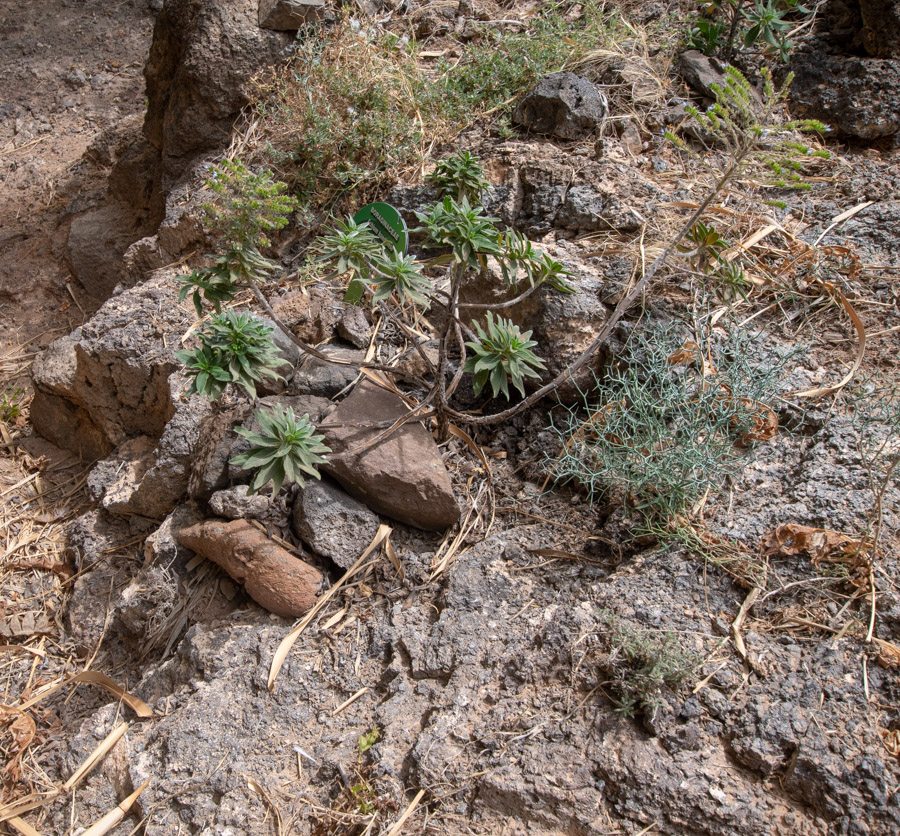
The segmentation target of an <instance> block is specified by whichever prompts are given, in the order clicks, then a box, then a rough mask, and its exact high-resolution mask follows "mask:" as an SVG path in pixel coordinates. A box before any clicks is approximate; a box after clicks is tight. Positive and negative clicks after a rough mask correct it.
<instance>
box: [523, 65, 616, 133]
mask: <svg viewBox="0 0 900 836" xmlns="http://www.w3.org/2000/svg"><path fill="white" fill-rule="evenodd" d="M608 112H609V104H608V102H607V101H606V97H605V96H604V95H603V94H602V93H601V92H600V91H599V90H598V89H597V88H596V87H595V86H594V85H593V84H591V82H589V81H588V80H587V79H586V78H582V77H581V76H578V75H575V73H552V74H551V75H548V76H545V77H544V78H542V79H541V81H540V82H539V83H538V85H537V86H536V87H535V88H534V89H533V90H532V91H531V92H530V93H528V94H527V95H526V96H525V98H524V99H522V101H520V102H519V104H518V106H517V107H516V110H515V112H514V113H513V122H515V123H516V124H517V125H521V126H522V127H523V128H526V129H527V130H529V131H534V132H535V133H539V134H548V135H550V136H557V137H559V138H560V139H580V138H581V137H585V136H589V135H590V134H592V133H593V132H594V131H595V130H596V129H597V128H598V127H599V126H600V124H601V123H602V122H603V120H604V119H605V118H606V115H607V113H608Z"/></svg>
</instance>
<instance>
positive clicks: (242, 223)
mask: <svg viewBox="0 0 900 836" xmlns="http://www.w3.org/2000/svg"><path fill="white" fill-rule="evenodd" d="M206 185H207V187H208V188H209V189H211V190H212V191H213V192H214V193H215V194H216V196H217V199H216V200H214V201H213V202H211V203H207V204H204V206H203V209H204V212H205V213H206V216H207V221H208V224H209V227H210V229H211V231H212V232H213V233H214V234H215V235H217V236H218V237H221V238H224V239H225V240H226V241H228V242H229V244H231V245H232V246H233V247H234V248H235V249H247V248H249V247H252V248H254V249H258V248H260V247H268V246H269V245H270V244H271V241H270V240H269V233H271V232H273V231H275V230H278V229H283V228H284V227H285V226H286V225H287V222H288V218H289V217H290V215H291V213H292V212H293V211H294V210H295V209H296V208H297V199H296V198H294V197H291V196H289V195H287V194H285V192H286V191H287V185H286V184H285V183H281V182H278V181H277V180H275V179H274V177H273V176H272V173H271V172H270V171H267V170H263V171H260V172H254V171H251V170H250V169H249V168H247V166H245V165H244V164H243V163H242V162H241V161H240V160H237V159H235V160H227V159H226V160H223V161H222V162H221V163H219V164H218V165H214V166H212V167H211V168H210V172H209V177H208V178H207V181H206Z"/></svg>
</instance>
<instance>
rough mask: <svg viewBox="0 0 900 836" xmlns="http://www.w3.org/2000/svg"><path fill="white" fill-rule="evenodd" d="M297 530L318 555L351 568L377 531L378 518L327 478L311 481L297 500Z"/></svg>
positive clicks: (295, 519) (294, 522)
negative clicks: (326, 479) (325, 479)
mask: <svg viewBox="0 0 900 836" xmlns="http://www.w3.org/2000/svg"><path fill="white" fill-rule="evenodd" d="M292 521H293V527H294V531H295V532H296V533H297V536H298V537H300V538H302V539H303V542H304V543H306V545H307V546H309V548H310V549H312V550H313V551H314V552H315V553H316V554H320V555H322V556H323V557H328V558H330V559H331V560H333V561H334V562H335V563H336V564H337V565H338V566H340V567H341V568H342V569H349V568H350V567H351V566H352V565H353V564H354V563H355V562H356V559H357V558H358V557H359V556H360V554H362V552H363V551H364V550H365V548H366V546H368V545H369V543H371V542H372V538H373V537H374V536H375V533H376V532H377V531H378V517H376V516H375V514H373V513H372V512H371V511H370V510H369V509H368V508H367V507H366V506H365V505H363V504H362V503H361V502H357V501H356V500H355V499H354V498H353V497H352V496H348V495H347V494H346V493H344V491H342V490H341V489H340V488H338V487H337V486H335V485H332V484H330V483H329V482H327V481H321V482H318V481H315V480H312V479H311V480H309V481H307V483H306V485H305V486H304V487H303V489H302V490H301V491H300V493H299V494H298V496H297V499H296V500H295V502H294V513H293V517H292Z"/></svg>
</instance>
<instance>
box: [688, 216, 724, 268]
mask: <svg viewBox="0 0 900 836" xmlns="http://www.w3.org/2000/svg"><path fill="white" fill-rule="evenodd" d="M684 238H685V241H686V242H687V245H684V246H682V247H681V249H682V250H684V251H685V252H686V254H687V256H688V258H690V259H691V260H692V261H693V262H694V263H695V264H696V265H697V267H698V268H700V269H704V268H707V267H709V266H710V265H711V264H714V263H715V262H716V261H718V259H719V256H720V255H721V254H722V251H723V250H724V249H725V248H726V247H727V246H728V242H727V241H726V240H725V239H724V238H723V237H722V236H721V235H720V234H719V231H718V230H717V229H716V228H715V227H714V226H713V225H712V224H710V225H709V226H707V225H706V224H705V223H703V221H697V223H695V224H694V225H693V226H692V227H691V230H690V232H688V234H687V235H685V236H684Z"/></svg>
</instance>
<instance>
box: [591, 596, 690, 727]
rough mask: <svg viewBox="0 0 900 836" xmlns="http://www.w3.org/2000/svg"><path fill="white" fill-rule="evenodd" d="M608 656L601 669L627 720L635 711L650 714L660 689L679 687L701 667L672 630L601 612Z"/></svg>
mask: <svg viewBox="0 0 900 836" xmlns="http://www.w3.org/2000/svg"><path fill="white" fill-rule="evenodd" d="M600 621H601V624H602V625H603V627H604V628H605V630H606V635H605V640H606V644H607V647H608V649H609V653H608V655H607V656H606V658H605V660H604V662H603V667H604V669H605V672H606V674H607V676H609V677H610V681H611V684H612V685H613V688H614V689H615V691H616V695H617V697H618V708H617V710H618V711H619V712H621V713H622V714H623V715H624V716H626V717H631V716H633V715H634V714H635V713H636V712H637V711H639V710H640V711H644V712H646V713H648V714H653V712H654V711H656V709H657V708H658V707H659V705H660V704H661V702H662V689H663V688H664V687H669V688H671V689H673V690H675V689H677V688H679V687H681V686H682V685H684V683H685V682H686V681H687V680H688V678H689V677H690V676H691V674H692V673H693V672H694V670H696V668H697V667H698V665H699V664H700V659H699V657H698V656H697V654H695V653H693V652H691V651H689V650H685V649H684V648H683V647H682V642H681V640H680V639H679V638H678V636H676V635H675V634H674V633H672V632H671V631H665V632H664V631H661V630H650V629H647V628H646V627H639V626H635V625H630V624H626V623H625V622H624V621H622V620H621V619H620V618H618V617H616V616H615V615H612V614H611V613H608V612H601V613H600Z"/></svg>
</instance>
